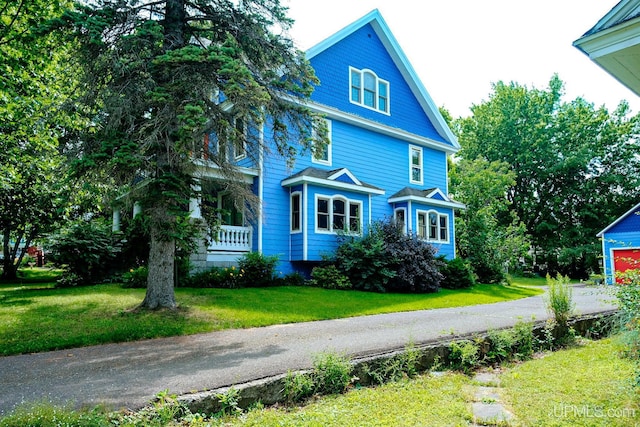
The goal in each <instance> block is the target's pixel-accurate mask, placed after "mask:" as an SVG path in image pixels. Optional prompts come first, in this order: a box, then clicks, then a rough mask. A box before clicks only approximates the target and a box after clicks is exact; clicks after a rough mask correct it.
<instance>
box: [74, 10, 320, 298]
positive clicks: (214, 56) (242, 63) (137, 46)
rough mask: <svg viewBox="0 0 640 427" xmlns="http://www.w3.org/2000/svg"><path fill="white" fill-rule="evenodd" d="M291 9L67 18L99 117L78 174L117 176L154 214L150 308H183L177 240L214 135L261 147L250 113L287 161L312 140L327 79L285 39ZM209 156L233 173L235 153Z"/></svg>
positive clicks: (83, 147) (88, 13) (86, 105)
mask: <svg viewBox="0 0 640 427" xmlns="http://www.w3.org/2000/svg"><path fill="white" fill-rule="evenodd" d="M286 11H287V9H286V8H285V7H283V6H282V5H281V4H280V1H279V0H238V1H231V0H167V1H154V0H94V1H91V2H86V3H85V4H84V5H79V6H78V7H77V9H76V10H75V11H74V12H72V13H69V14H68V15H67V18H66V25H67V26H69V25H70V26H71V28H72V29H73V30H72V34H73V35H74V36H75V37H76V38H77V40H78V42H79V44H80V46H81V55H80V57H79V67H78V71H79V72H81V73H82V78H83V82H84V86H83V87H84V94H83V96H82V99H81V103H80V105H82V108H83V109H84V113H85V114H90V115H91V117H92V120H93V126H92V127H91V128H90V129H87V130H88V132H86V133H85V135H83V138H82V140H81V142H80V143H79V144H78V148H79V154H78V162H77V166H78V171H85V172H90V173H91V174H93V175H94V176H95V175H96V173H98V174H100V173H102V174H107V175H108V176H109V177H110V178H114V177H115V178H117V181H118V182H119V183H120V185H122V189H126V190H127V192H128V194H129V195H130V196H131V197H132V198H133V199H134V200H136V201H137V202H138V203H140V205H141V206H142V208H143V213H144V214H145V215H146V216H147V217H148V219H149V224H150V230H149V233H150V237H151V248H150V255H149V263H148V267H149V276H148V283H147V294H146V297H145V299H144V301H143V303H142V307H145V308H150V309H155V308H161V307H167V308H173V307H175V306H176V302H175V297H174V289H173V288H174V266H175V254H176V242H178V241H180V240H181V239H183V238H184V235H185V233H184V228H183V226H184V224H186V223H188V221H186V217H187V215H188V213H187V212H185V210H184V206H185V204H187V202H188V201H189V200H190V199H193V198H194V197H197V196H198V194H196V191H197V190H198V188H199V186H198V185H197V183H196V182H194V177H195V163H194V158H195V157H198V156H199V153H200V152H201V151H202V150H203V138H204V136H205V135H209V134H213V135H218V138H222V136H223V135H224V136H225V137H226V138H229V137H230V138H231V139H238V138H244V139H246V141H243V142H244V143H246V145H247V152H248V153H257V152H259V150H258V147H257V146H258V145H259V144H261V140H260V138H259V136H260V133H259V132H248V133H244V132H241V131H240V130H239V129H238V127H237V126H234V121H235V118H237V117H241V118H242V120H244V121H245V123H253V124H255V125H257V126H262V125H263V126H264V128H265V129H268V130H269V132H270V134H271V138H270V139H273V140H274V141H275V142H276V148H277V150H276V151H278V152H279V153H280V154H284V155H289V156H290V155H292V154H293V153H295V148H294V147H293V146H292V144H291V141H293V142H294V143H295V144H298V143H299V142H300V140H301V139H300V135H305V136H307V138H302V141H303V145H304V144H305V143H306V142H309V141H310V139H309V138H308V136H310V135H311V133H310V132H309V131H310V129H311V126H312V125H313V123H314V122H315V120H314V115H313V114H312V113H311V112H310V110H309V109H308V108H307V107H306V106H305V100H306V99H308V98H309V96H310V95H311V93H312V90H313V86H314V84H316V83H317V80H316V78H315V75H314V72H313V69H312V68H311V66H310V65H309V63H308V62H307V61H306V60H305V58H304V55H303V54H302V53H301V52H300V51H299V50H297V49H296V48H295V46H294V44H293V42H292V41H291V39H289V38H288V37H287V35H286V34H287V33H286V31H287V29H288V28H289V27H290V25H291V24H292V21H291V20H290V19H289V18H287V16H286ZM252 135H253V136H252ZM260 148H263V147H260ZM204 150H205V151H206V147H204ZM205 154H206V157H207V159H208V160H209V161H212V162H214V163H215V167H216V168H219V169H220V170H221V171H222V172H224V173H226V176H232V174H233V171H234V165H233V164H231V163H229V161H228V160H227V159H226V157H225V156H221V155H217V154H216V153H215V152H211V153H205ZM229 182H230V183H231V182H233V179H232V178H230V181H229Z"/></svg>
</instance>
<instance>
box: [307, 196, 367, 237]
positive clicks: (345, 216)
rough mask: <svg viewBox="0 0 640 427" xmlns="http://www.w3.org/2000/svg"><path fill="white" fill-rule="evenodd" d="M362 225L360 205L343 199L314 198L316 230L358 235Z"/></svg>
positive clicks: (357, 202)
mask: <svg viewBox="0 0 640 427" xmlns="http://www.w3.org/2000/svg"><path fill="white" fill-rule="evenodd" d="M361 224H362V203H361V202H359V201H355V200H348V199H345V198H343V197H324V196H318V197H317V198H316V230H317V231H325V232H332V233H335V232H338V231H345V232H349V233H359V232H360V230H361V228H362V227H361Z"/></svg>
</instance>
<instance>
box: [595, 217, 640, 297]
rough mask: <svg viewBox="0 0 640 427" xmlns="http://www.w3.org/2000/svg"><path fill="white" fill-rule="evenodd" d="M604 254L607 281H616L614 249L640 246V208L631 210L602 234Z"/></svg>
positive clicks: (610, 282)
mask: <svg viewBox="0 0 640 427" xmlns="http://www.w3.org/2000/svg"><path fill="white" fill-rule="evenodd" d="M602 239H603V240H602V241H603V243H602V252H603V253H602V255H603V266H604V273H605V276H606V278H607V283H609V284H612V283H614V277H613V274H614V271H613V250H614V249H635V248H640V209H637V210H635V211H633V212H630V213H628V214H626V215H625V216H624V218H622V219H621V220H620V221H619V222H618V223H617V224H615V225H613V226H612V227H611V228H609V229H608V230H607V231H606V232H605V233H604V234H603V236H602Z"/></svg>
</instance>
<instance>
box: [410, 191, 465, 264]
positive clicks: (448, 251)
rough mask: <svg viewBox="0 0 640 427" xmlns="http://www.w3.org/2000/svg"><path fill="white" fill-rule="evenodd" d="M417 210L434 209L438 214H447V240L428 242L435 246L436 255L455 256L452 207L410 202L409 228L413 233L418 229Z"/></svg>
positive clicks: (427, 210)
mask: <svg viewBox="0 0 640 427" xmlns="http://www.w3.org/2000/svg"><path fill="white" fill-rule="evenodd" d="M418 211H421V212H429V211H435V212H438V213H439V214H445V215H447V217H448V219H447V233H448V236H449V241H448V242H446V243H444V242H437V241H430V242H429V243H431V244H432V245H433V246H435V248H436V250H437V251H438V252H437V255H438V256H439V255H444V256H445V257H446V258H447V259H453V258H454V257H455V253H454V247H455V246H454V242H453V239H454V234H453V209H451V208H444V207H441V206H431V205H427V204H423V203H417V202H415V201H414V202H412V203H411V229H412V231H413V232H414V233H417V230H418Z"/></svg>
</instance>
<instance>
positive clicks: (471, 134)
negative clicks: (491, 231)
mask: <svg viewBox="0 0 640 427" xmlns="http://www.w3.org/2000/svg"><path fill="white" fill-rule="evenodd" d="M562 95H563V83H562V81H561V80H560V79H559V78H558V77H557V76H554V77H553V78H552V79H551V80H550V82H549V87H548V88H547V89H545V90H541V89H529V88H527V87H525V86H521V85H519V84H517V83H511V84H508V85H507V84H504V83H502V82H499V83H496V84H495V85H494V86H493V93H492V94H491V95H490V97H489V99H488V100H487V101H486V102H483V103H482V104H479V105H474V106H472V108H471V111H472V113H473V115H472V116H471V117H468V118H465V119H461V120H460V121H459V122H458V123H457V126H458V129H460V142H461V145H462V147H463V149H462V150H461V153H460V154H461V156H462V157H464V158H466V159H474V158H476V157H482V158H485V159H487V160H488V161H503V162H506V163H507V164H508V165H509V168H510V170H512V171H513V172H514V173H515V183H514V185H512V186H511V187H510V188H509V191H508V193H507V194H508V199H509V201H510V202H511V209H512V210H514V211H515V212H516V213H517V216H518V217H519V218H520V219H521V220H522V221H523V222H524V223H525V225H526V228H527V232H528V233H529V234H530V235H531V239H532V243H533V246H534V248H535V251H536V255H537V258H538V262H539V263H541V264H547V265H548V267H549V268H550V269H552V270H556V269H561V270H563V271H564V272H565V273H569V274H574V275H577V276H584V275H585V274H586V273H587V272H588V270H593V269H597V268H598V266H597V258H596V257H597V254H598V253H599V246H598V243H597V240H596V238H595V234H596V233H597V232H598V231H599V230H601V229H602V228H604V226H606V225H607V224H608V223H610V222H611V221H612V220H613V219H614V218H616V217H617V216H618V215H620V214H621V213H622V212H624V210H625V209H628V206H629V205H631V204H633V203H635V200H636V199H637V197H638V196H639V184H640V173H639V172H638V171H639V170H640V169H639V168H638V166H640V164H639V162H640V159H639V158H638V156H637V153H638V142H637V137H638V132H639V130H640V128H639V127H638V124H639V117H638V116H631V115H630V114H629V108H628V105H627V104H626V103H625V102H622V103H621V104H620V106H619V107H618V108H617V109H616V110H615V111H614V112H613V113H612V114H610V113H609V112H608V111H607V110H606V108H604V107H600V108H596V107H594V106H593V104H590V103H588V102H587V101H585V100H584V99H581V98H578V99H575V100H573V101H571V102H563V100H562Z"/></svg>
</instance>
